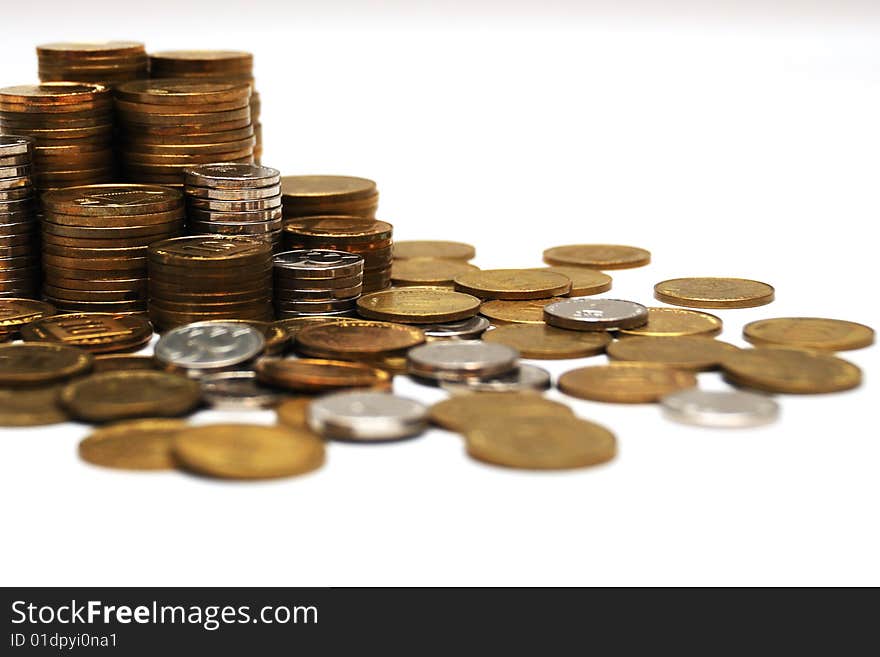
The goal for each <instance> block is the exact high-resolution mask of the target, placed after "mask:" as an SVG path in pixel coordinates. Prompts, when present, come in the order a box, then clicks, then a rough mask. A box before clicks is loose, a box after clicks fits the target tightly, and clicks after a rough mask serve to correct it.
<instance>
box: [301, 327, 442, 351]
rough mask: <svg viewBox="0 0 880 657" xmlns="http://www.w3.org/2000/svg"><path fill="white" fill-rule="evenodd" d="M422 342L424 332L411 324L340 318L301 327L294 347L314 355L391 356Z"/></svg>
mask: <svg viewBox="0 0 880 657" xmlns="http://www.w3.org/2000/svg"><path fill="white" fill-rule="evenodd" d="M424 341H425V334H424V332H423V331H422V330H421V329H418V328H415V327H414V326H404V325H403V324H394V323H391V322H374V321H370V320H366V319H345V320H342V319H340V320H338V321H335V322H333V323H332V324H331V323H326V324H317V325H315V326H309V327H307V328H304V329H303V330H301V331H300V332H299V333H298V334H297V336H296V342H295V346H296V348H297V349H299V350H300V351H302V352H303V353H305V354H308V355H310V356H315V357H317V358H330V359H334V358H338V359H341V360H346V359H348V360H351V359H358V358H375V357H382V356H391V355H395V353H396V352H402V351H403V350H405V349H409V348H410V347H415V346H417V345H420V344H422V343H423V342H424Z"/></svg>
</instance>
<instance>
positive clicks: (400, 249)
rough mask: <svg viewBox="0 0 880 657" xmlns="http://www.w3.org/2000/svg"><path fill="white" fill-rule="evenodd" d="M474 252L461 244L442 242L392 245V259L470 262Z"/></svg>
mask: <svg viewBox="0 0 880 657" xmlns="http://www.w3.org/2000/svg"><path fill="white" fill-rule="evenodd" d="M475 255H476V250H475V249H474V247H473V246H471V245H470V244H464V243H463V242H447V241H442V240H403V241H400V242H395V243H394V259H395V260H409V259H411V258H444V259H446V260H472V259H473V258H474V257H475Z"/></svg>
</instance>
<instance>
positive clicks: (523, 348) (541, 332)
mask: <svg viewBox="0 0 880 657" xmlns="http://www.w3.org/2000/svg"><path fill="white" fill-rule="evenodd" d="M483 340H484V341H486V342H491V343H498V344H506V345H508V346H509V347H513V348H514V349H516V350H517V351H519V355H520V357H522V358H538V359H558V358H583V357H586V356H595V355H596V354H601V353H602V352H603V351H605V347H606V346H607V345H608V344H609V343H610V342H611V336H609V335H608V334H607V333H605V332H601V331H568V330H565V329H559V328H554V327H552V326H546V325H544V324H510V325H508V326H500V327H498V328H496V329H495V330H494V331H489V332H487V333H485V334H484V335H483Z"/></svg>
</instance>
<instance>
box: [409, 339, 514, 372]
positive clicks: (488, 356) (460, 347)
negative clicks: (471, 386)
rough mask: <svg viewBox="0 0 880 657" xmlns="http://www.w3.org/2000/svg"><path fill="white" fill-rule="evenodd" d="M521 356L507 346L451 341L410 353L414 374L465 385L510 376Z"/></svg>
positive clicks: (474, 341) (423, 346)
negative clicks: (467, 381) (474, 379)
mask: <svg viewBox="0 0 880 657" xmlns="http://www.w3.org/2000/svg"><path fill="white" fill-rule="evenodd" d="M518 358H519V352H518V351H517V350H516V349H514V348H513V347H508V346H507V345H504V344H493V343H490V342H482V341H480V340H448V341H439V342H431V343H428V344H423V345H420V346H418V347H414V348H412V349H410V350H409V352H408V353H407V357H406V360H407V369H408V371H409V372H410V373H411V374H414V375H416V376H418V377H422V378H426V379H436V380H438V381H462V380H465V379H470V378H474V377H489V376H495V375H498V374H504V373H505V372H510V371H511V370H512V369H513V368H515V367H516V364H517V359H518Z"/></svg>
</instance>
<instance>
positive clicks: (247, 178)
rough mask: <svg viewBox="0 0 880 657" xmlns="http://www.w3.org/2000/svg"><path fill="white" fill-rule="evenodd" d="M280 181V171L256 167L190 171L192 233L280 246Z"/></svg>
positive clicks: (207, 167)
mask: <svg viewBox="0 0 880 657" xmlns="http://www.w3.org/2000/svg"><path fill="white" fill-rule="evenodd" d="M280 179H281V174H280V173H279V171H278V170H277V169H270V168H269V167H261V166H258V165H256V164H203V165H201V166H196V167H192V168H191V169H187V170H186V172H185V177H184V182H185V186H184V191H185V192H186V198H187V217H188V219H189V232H190V233H191V234H205V233H216V234H221V235H249V236H251V237H258V238H261V239H263V238H265V239H268V240H269V241H270V242H271V243H272V245H273V248H276V247H278V246H279V245H280V243H281V221H282V220H281V188H280V184H279V183H280ZM276 250H277V249H276Z"/></svg>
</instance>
